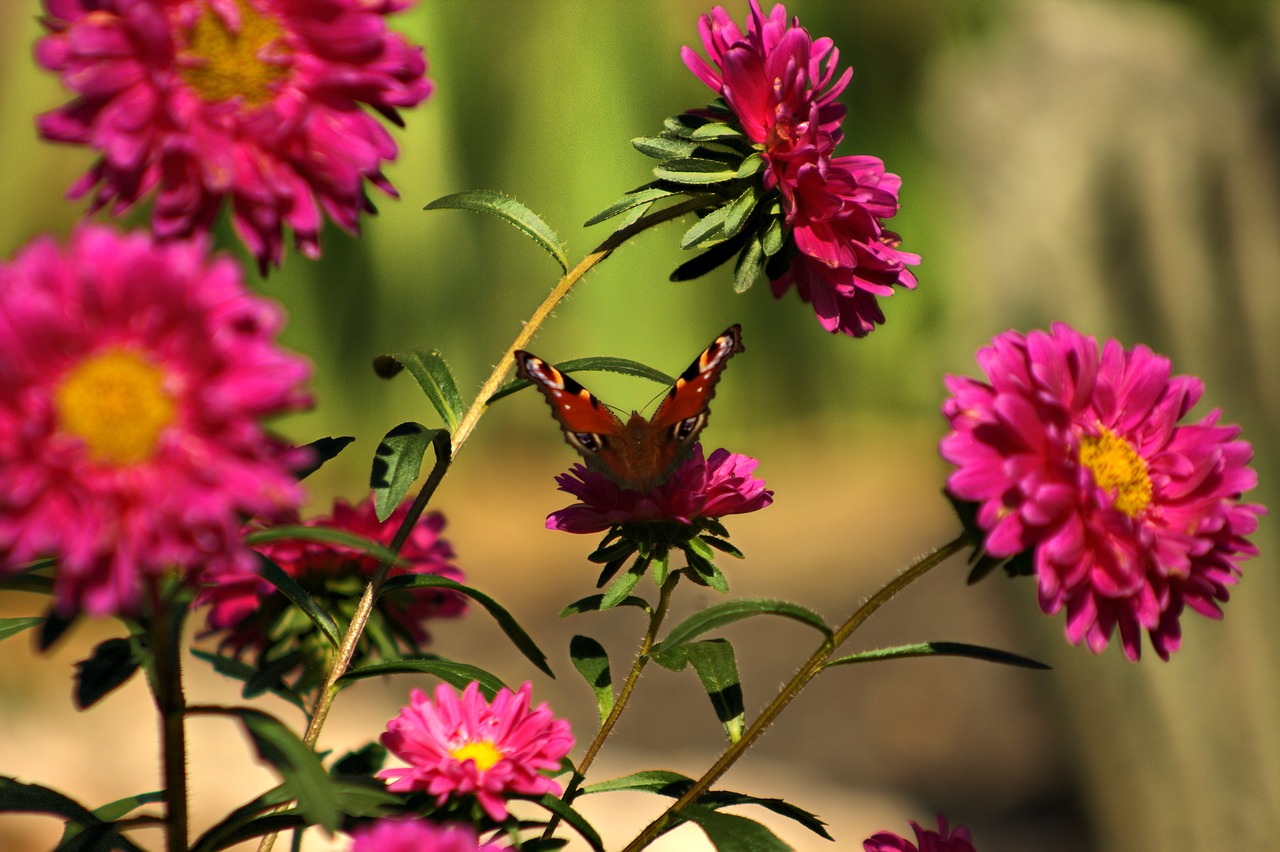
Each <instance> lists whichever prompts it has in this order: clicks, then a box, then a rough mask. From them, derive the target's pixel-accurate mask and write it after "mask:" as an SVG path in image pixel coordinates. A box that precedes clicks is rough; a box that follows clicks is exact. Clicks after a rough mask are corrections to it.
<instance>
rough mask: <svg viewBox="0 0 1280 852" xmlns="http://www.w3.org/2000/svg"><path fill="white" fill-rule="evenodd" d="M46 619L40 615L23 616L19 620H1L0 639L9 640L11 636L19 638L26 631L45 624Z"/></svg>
mask: <svg viewBox="0 0 1280 852" xmlns="http://www.w3.org/2000/svg"><path fill="white" fill-rule="evenodd" d="M43 623H44V619H43V618H41V617H40V616H38V615H29V616H22V617H19V618H0V639H8V638H9V637H10V636H17V635H18V634H19V633H21V632H22V631H24V630H29V629H31V628H32V627H35V626H36V625H37V624H43Z"/></svg>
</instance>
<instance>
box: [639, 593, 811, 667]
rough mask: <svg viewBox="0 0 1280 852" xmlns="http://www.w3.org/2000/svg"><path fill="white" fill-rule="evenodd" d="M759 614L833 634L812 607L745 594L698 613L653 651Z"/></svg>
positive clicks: (676, 645) (672, 646)
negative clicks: (788, 620) (790, 620)
mask: <svg viewBox="0 0 1280 852" xmlns="http://www.w3.org/2000/svg"><path fill="white" fill-rule="evenodd" d="M756 615H780V616H782V617H783V618H790V619H794V620H796V621H799V622H801V623H802V624H808V625H809V626H810V627H812V628H814V629H815V630H818V631H820V632H821V633H822V635H823V636H826V637H830V636H831V628H830V627H827V625H826V622H824V621H823V620H822V616H820V615H818V614H817V613H816V612H814V611H813V610H811V609H806V608H805V607H802V606H800V605H799V604H793V603H789V602H787V601H779V600H772V599H769V598H743V599H741V600H736V601H725V602H724V603H720V604H715V605H714V606H709V607H707V608H706V609H704V610H702V611H701V612H697V613H694V614H693V615H691V616H689V617H688V618H686V619H685V620H684V621H682V622H680V623H679V624H678V625H676V626H675V627H673V628H672V629H671V632H670V633H668V634H667V638H666V639H664V640H663V641H662V642H660V643H659V644H657V645H655V646H654V647H653V649H652V651H651V653H654V654H658V653H662V652H663V651H669V650H671V649H672V648H676V647H679V646H680V645H684V644H685V643H687V642H690V641H692V640H693V639H695V638H696V637H698V636H701V635H702V634H704V633H707V632H709V631H712V630H715V629H717V628H719V627H723V626H725V625H726V624H732V623H733V622H735V621H739V620H741V619H743V618H751V617H752V616H756Z"/></svg>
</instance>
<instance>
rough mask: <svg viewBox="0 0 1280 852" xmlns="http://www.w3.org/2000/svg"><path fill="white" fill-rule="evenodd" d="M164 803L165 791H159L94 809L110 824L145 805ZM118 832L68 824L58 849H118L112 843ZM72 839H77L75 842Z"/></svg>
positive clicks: (94, 812)
mask: <svg viewBox="0 0 1280 852" xmlns="http://www.w3.org/2000/svg"><path fill="white" fill-rule="evenodd" d="M163 801H164V791H163V790H157V791H155V792H153V793H139V794H137V795H136V796H125V797H124V798H123V799H116V800H115V801H114V802H108V803H107V804H105V805H100V806H98V807H96V808H94V809H93V815H94V816H96V817H97V818H98V819H100V820H104V821H105V822H108V823H110V822H115V821H116V820H118V819H121V818H122V817H125V816H127V815H129V814H130V813H132V812H133V811H135V810H137V809H138V808H140V807H142V806H143V805H150V804H155V803H157V802H163ZM155 819H156V821H157V822H161V821H162V820H161V818H160V817H158V816H157V817H156V818H155ZM116 831H117V829H116V828H115V827H114V826H113V827H111V829H110V830H104V829H103V828H101V827H99V828H97V829H90V831H89V832H85V830H84V829H83V827H82V826H79V825H77V824H76V823H74V822H68V823H67V824H66V828H65V829H64V830H63V832H62V839H61V840H59V841H58V846H57V848H58V849H59V850H71V849H84V850H86V852H88V850H90V849H100V850H103V852H106V850H108V849H117V848H119V847H117V846H116V845H115V844H114V843H113V842H112V841H113V839H114V837H115V832H116ZM95 832H96V833H95ZM72 838H76V839H75V840H73V839H72Z"/></svg>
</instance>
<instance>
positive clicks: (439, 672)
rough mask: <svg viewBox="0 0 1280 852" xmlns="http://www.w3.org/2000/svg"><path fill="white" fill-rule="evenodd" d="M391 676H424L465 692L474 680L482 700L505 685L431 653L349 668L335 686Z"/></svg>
mask: <svg viewBox="0 0 1280 852" xmlns="http://www.w3.org/2000/svg"><path fill="white" fill-rule="evenodd" d="M393 674H427V675H431V676H432V677H437V678H439V679H440V680H442V681H444V682H445V683H447V684H449V685H450V686H452V687H455V688H457V689H466V687H467V684H469V683H471V682H472V681H475V682H477V683H479V684H480V691H481V692H482V693H484V696H485V698H488V699H490V700H492V699H493V696H494V695H495V694H497V692H498V690H499V689H502V688H503V687H504V686H505V685H506V684H504V683H503V682H502V681H501V680H499V679H498V677H497V676H495V675H493V674H490V673H489V672H487V671H485V670H484V669H482V668H479V667H477V666H472V665H468V664H467V663H458V662H454V661H453V660H442V659H440V658H439V657H436V656H434V655H431V654H421V655H417V654H415V655H411V656H407V657H401V658H400V659H398V660H387V661H385V662H378V663H367V664H365V665H363V666H359V667H358V668H354V669H351V670H350V671H348V672H347V673H346V674H344V675H343V676H342V677H340V678H339V679H338V686H340V687H342V686H349V685H350V684H352V683H355V682H356V681H357V680H363V679H365V678H370V677H382V676H384V675H393Z"/></svg>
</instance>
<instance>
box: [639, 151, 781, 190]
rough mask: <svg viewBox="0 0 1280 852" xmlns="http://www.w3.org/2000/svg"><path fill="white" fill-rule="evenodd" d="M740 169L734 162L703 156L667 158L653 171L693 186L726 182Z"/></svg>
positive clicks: (665, 178) (733, 177)
mask: <svg viewBox="0 0 1280 852" xmlns="http://www.w3.org/2000/svg"><path fill="white" fill-rule="evenodd" d="M757 159H759V158H757ZM738 171H739V169H738V166H736V165H734V164H731V163H726V162H724V161H723V160H709V159H706V158H703V157H685V158H683V159H679V160H667V161H666V162H664V163H662V164H661V165H659V166H655V167H654V169H653V173H654V174H655V175H657V176H658V178H659V179H661V180H669V181H671V182H672V183H678V184H685V185H692V186H706V185H708V184H713V183H725V182H727V181H731V180H734V179H735V178H737V177H738Z"/></svg>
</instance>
